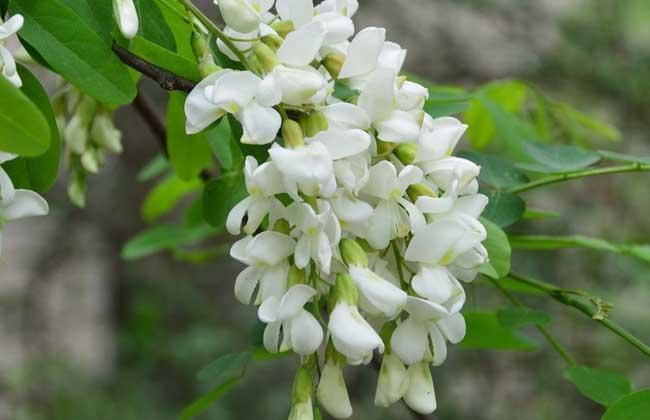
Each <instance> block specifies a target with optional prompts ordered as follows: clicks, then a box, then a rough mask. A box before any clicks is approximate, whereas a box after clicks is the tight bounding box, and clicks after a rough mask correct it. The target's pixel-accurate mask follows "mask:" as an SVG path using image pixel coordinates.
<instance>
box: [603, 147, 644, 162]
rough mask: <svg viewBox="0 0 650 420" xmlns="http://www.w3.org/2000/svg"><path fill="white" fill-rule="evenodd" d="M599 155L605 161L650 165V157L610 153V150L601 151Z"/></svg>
mask: <svg viewBox="0 0 650 420" xmlns="http://www.w3.org/2000/svg"><path fill="white" fill-rule="evenodd" d="M598 153H600V155H601V156H602V157H604V158H605V159H609V160H613V161H614V162H623V163H638V164H641V165H650V156H635V155H628V154H624V153H616V152H610V151H608V150H599V151H598Z"/></svg>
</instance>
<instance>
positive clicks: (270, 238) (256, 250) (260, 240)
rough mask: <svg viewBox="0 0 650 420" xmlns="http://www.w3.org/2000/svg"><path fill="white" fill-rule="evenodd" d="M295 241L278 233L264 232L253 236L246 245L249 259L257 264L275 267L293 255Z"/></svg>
mask: <svg viewBox="0 0 650 420" xmlns="http://www.w3.org/2000/svg"><path fill="white" fill-rule="evenodd" d="M295 246H296V241H294V240H293V239H292V238H291V237H289V236H287V235H285V234H282V233H280V232H273V231H266V232H262V233H260V234H259V235H257V236H255V237H254V238H253V240H252V241H251V242H250V244H248V247H247V251H248V255H250V258H251V259H252V260H254V261H256V262H257V263H261V264H266V265H276V264H278V263H279V262H280V261H282V260H284V259H285V258H287V257H289V255H291V254H293V251H294V248H295Z"/></svg>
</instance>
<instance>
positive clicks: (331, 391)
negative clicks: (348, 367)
mask: <svg viewBox="0 0 650 420" xmlns="http://www.w3.org/2000/svg"><path fill="white" fill-rule="evenodd" d="M316 395H317V396H318V401H319V402H320V404H321V406H322V407H323V408H324V409H325V411H327V412H328V413H329V414H330V415H331V416H332V417H334V418H337V419H346V418H348V417H350V416H351V415H352V405H351V404H350V397H349V396H348V389H347V387H346V385H345V378H344V377H343V369H341V366H340V365H339V364H338V363H337V362H336V361H335V360H333V359H328V360H327V361H326V362H325V366H323V370H322V373H321V377H320V382H319V383H318V388H317V389H316Z"/></svg>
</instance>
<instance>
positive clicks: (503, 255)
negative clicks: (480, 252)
mask: <svg viewBox="0 0 650 420" xmlns="http://www.w3.org/2000/svg"><path fill="white" fill-rule="evenodd" d="M481 223H483V225H484V226H485V229H486V230H487V239H486V240H485V241H483V246H484V247H485V249H486V250H487V252H488V258H489V260H488V262H487V263H485V265H483V267H481V273H483V274H485V275H487V276H489V277H492V278H494V279H499V278H501V277H504V276H505V275H507V274H508V273H509V272H510V257H511V254H512V249H511V248H510V242H509V241H508V236H507V235H506V233H505V232H504V231H503V230H501V228H499V226H497V225H495V224H494V223H492V222H490V221H489V220H485V219H481Z"/></svg>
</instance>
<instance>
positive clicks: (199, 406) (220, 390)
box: [180, 378, 241, 420]
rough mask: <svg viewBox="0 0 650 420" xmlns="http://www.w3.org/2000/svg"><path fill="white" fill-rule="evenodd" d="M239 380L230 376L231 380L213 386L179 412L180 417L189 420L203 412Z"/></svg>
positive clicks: (182, 419)
mask: <svg viewBox="0 0 650 420" xmlns="http://www.w3.org/2000/svg"><path fill="white" fill-rule="evenodd" d="M240 380H241V378H232V379H231V380H229V381H227V382H224V383H223V384H221V385H219V386H216V387H214V388H213V389H212V390H211V391H210V392H208V393H207V394H205V395H204V396H202V397H201V398H199V399H198V400H196V401H194V402H193V403H192V404H190V405H189V406H188V407H186V408H185V409H184V410H183V411H182V412H181V416H180V419H181V420H191V419H193V418H195V417H196V416H198V415H200V414H202V413H204V412H205V411H206V410H207V409H208V408H210V406H211V405H212V404H214V403H215V402H217V401H218V400H220V399H221V398H223V396H224V395H226V394H227V393H228V392H229V391H230V389H231V388H232V387H233V386H235V385H236V384H237V383H238V382H239V381H240Z"/></svg>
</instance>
